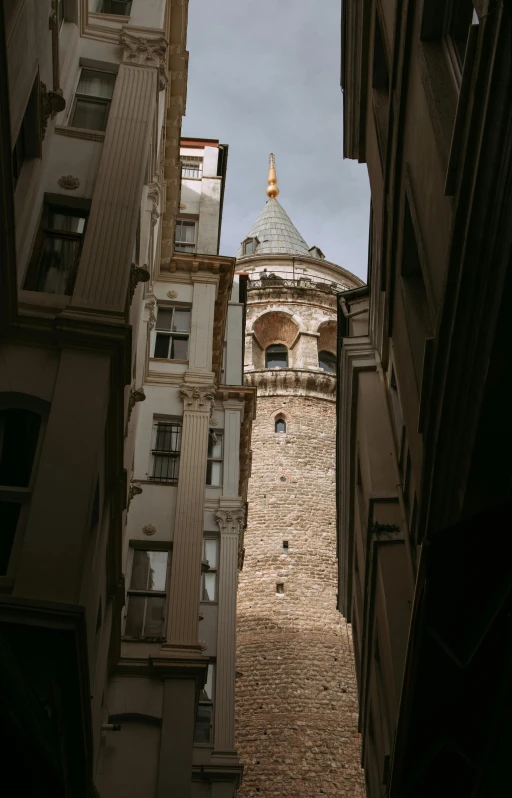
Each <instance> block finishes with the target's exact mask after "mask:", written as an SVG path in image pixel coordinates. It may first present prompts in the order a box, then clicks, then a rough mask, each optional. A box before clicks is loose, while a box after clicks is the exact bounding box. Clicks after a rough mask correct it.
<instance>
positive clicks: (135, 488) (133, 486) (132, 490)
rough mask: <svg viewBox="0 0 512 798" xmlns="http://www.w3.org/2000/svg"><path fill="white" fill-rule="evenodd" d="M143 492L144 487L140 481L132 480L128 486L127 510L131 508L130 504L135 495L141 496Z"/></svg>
mask: <svg viewBox="0 0 512 798" xmlns="http://www.w3.org/2000/svg"><path fill="white" fill-rule="evenodd" d="M141 493H142V488H141V486H140V484H139V483H138V482H130V487H129V488H128V502H127V505H126V511H127V512H128V510H129V509H130V504H131V502H132V499H133V497H134V496H139V495H140V494H141Z"/></svg>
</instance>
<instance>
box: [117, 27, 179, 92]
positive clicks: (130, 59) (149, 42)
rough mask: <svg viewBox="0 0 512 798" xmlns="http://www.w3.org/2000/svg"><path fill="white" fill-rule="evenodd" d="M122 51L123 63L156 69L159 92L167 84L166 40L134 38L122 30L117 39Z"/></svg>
mask: <svg viewBox="0 0 512 798" xmlns="http://www.w3.org/2000/svg"><path fill="white" fill-rule="evenodd" d="M119 44H120V45H121V48H122V50H123V61H124V62H125V63H127V64H131V65H137V66H144V67H156V68H157V69H158V87H159V89H160V91H162V90H163V89H165V87H166V86H167V84H168V83H169V78H168V75H167V66H166V58H167V46H168V45H167V39H165V38H164V37H163V36H158V37H156V38H148V37H147V36H136V35H134V34H133V33H132V32H129V31H128V29H127V28H124V29H123V31H122V32H121V35H120V37H119Z"/></svg>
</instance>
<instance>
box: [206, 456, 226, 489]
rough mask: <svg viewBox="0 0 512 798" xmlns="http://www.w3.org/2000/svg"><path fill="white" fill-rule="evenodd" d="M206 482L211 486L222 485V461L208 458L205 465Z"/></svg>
mask: <svg viewBox="0 0 512 798" xmlns="http://www.w3.org/2000/svg"><path fill="white" fill-rule="evenodd" d="M206 484H207V485H212V487H219V486H220V485H222V463H219V462H218V461H216V460H208V463H207V465H206Z"/></svg>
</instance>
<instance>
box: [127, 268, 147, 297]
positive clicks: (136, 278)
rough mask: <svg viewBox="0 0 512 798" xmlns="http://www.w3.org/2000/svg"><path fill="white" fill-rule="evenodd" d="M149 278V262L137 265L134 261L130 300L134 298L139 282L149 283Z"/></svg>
mask: <svg viewBox="0 0 512 798" xmlns="http://www.w3.org/2000/svg"><path fill="white" fill-rule="evenodd" d="M148 280H149V271H148V268H147V263H145V264H144V266H136V265H135V263H132V268H131V272H130V301H131V300H132V299H133V295H134V293H135V289H136V288H137V286H138V284H139V283H147V282H148Z"/></svg>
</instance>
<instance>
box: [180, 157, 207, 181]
mask: <svg viewBox="0 0 512 798" xmlns="http://www.w3.org/2000/svg"><path fill="white" fill-rule="evenodd" d="M181 176H182V177H185V178H189V179H190V178H192V179H193V180H201V178H202V176H203V159H202V158H196V157H195V156H192V155H183V156H182V157H181Z"/></svg>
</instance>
